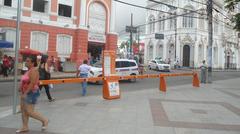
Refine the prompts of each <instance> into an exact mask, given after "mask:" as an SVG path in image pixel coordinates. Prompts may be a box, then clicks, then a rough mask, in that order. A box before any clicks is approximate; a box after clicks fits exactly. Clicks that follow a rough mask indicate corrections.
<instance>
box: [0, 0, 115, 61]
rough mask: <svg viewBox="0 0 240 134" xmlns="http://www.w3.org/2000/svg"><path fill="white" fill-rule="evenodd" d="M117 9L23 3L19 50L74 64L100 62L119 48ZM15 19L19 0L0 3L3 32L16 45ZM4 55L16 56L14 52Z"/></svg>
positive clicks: (64, 1)
mask: <svg viewBox="0 0 240 134" xmlns="http://www.w3.org/2000/svg"><path fill="white" fill-rule="evenodd" d="M115 9H116V8H115V3H114V2H113V1H112V0H22V12H21V29H20V31H21V32H20V34H21V36H20V39H21V43H20V49H24V48H32V49H35V50H39V51H41V52H43V53H46V54H48V55H50V56H54V57H58V58H68V59H70V60H72V61H75V62H81V61H82V60H84V59H88V58H89V56H90V55H91V56H94V57H95V58H97V57H98V58H99V55H100V54H101V51H102V50H116V48H117V45H116V44H117V34H116V33H115ZM16 15H17V0H0V28H1V29H2V31H3V30H4V31H5V32H6V40H7V41H11V42H14V44H15V38H16V37H15V36H16V35H15V34H16V30H15V29H16ZM14 46H15V45H14ZM4 53H5V54H8V55H12V56H14V48H13V49H5V50H4Z"/></svg>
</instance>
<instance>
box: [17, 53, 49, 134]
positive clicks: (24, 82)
mask: <svg viewBox="0 0 240 134" xmlns="http://www.w3.org/2000/svg"><path fill="white" fill-rule="evenodd" d="M26 66H27V67H28V71H27V72H26V73H25V74H24V75H23V76H22V78H21V85H20V89H19V91H20V96H21V97H20V98H21V99H20V102H21V103H20V107H21V112H22V128H20V129H19V130H17V131H16V133H22V132H27V131H29V127H28V121H29V117H32V118H34V119H36V120H39V121H40V122H41V123H42V130H45V129H47V126H48V122H49V120H48V119H47V118H45V117H43V116H42V115H41V114H40V113H38V112H37V111H36V110H35V109H34V106H35V104H36V103H37V99H38V97H39V96H40V92H39V87H38V83H39V73H38V69H37V58H36V57H35V56H29V57H28V58H27V59H26Z"/></svg>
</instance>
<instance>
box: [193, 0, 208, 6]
mask: <svg viewBox="0 0 240 134" xmlns="http://www.w3.org/2000/svg"><path fill="white" fill-rule="evenodd" d="M191 1H192V2H195V3H198V4H201V5H205V6H207V4H206V3H202V2H199V1H196V0H191Z"/></svg>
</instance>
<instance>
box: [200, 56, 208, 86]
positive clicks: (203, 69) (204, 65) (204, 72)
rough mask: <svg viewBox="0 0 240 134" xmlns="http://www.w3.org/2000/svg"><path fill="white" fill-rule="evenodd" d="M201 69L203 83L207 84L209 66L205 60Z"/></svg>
mask: <svg viewBox="0 0 240 134" xmlns="http://www.w3.org/2000/svg"><path fill="white" fill-rule="evenodd" d="M200 69H201V83H206V79H207V65H206V61H205V60H203V61H202V65H201V66H200Z"/></svg>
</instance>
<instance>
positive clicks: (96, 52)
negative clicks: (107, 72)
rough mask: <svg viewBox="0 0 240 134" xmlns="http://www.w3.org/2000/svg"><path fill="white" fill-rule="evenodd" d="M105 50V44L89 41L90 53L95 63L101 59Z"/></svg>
mask: <svg viewBox="0 0 240 134" xmlns="http://www.w3.org/2000/svg"><path fill="white" fill-rule="evenodd" d="M103 50H104V44H99V43H88V51H87V52H88V54H90V56H91V60H92V61H93V62H94V63H95V62H97V61H99V60H101V57H102V56H101V54H102V51H103Z"/></svg>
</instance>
